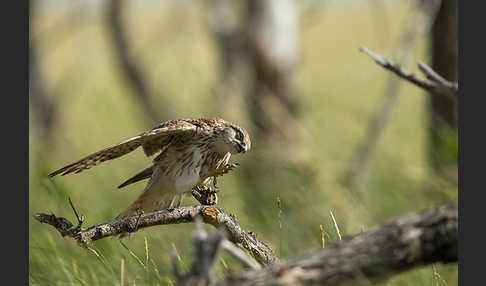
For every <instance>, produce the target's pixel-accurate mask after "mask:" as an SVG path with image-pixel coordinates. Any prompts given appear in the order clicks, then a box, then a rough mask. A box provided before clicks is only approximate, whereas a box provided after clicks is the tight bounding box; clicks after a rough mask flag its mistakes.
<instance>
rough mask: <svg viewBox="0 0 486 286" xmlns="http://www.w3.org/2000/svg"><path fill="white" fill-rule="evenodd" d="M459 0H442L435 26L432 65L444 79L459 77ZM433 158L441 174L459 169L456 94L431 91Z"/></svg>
mask: <svg viewBox="0 0 486 286" xmlns="http://www.w3.org/2000/svg"><path fill="white" fill-rule="evenodd" d="M457 26H458V22H457V0H443V1H442V3H441V7H440V9H439V12H438V14H437V17H436V19H435V22H434V25H433V27H432V42H431V46H430V49H431V55H432V68H433V69H434V70H435V71H436V72H438V73H439V74H440V75H442V76H443V77H444V78H445V79H447V80H449V81H452V82H457V81H458V43H457ZM428 107H429V121H430V124H429V136H430V160H431V164H432V167H433V168H434V170H435V171H437V172H438V173H439V174H443V175H450V174H449V173H444V172H445V171H447V170H448V169H450V168H451V167H452V168H453V169H454V171H453V172H457V169H456V168H457V139H458V137H457V132H458V131H457V127H458V123H457V98H454V97H451V96H443V95H434V94H430V100H429V105H428Z"/></svg>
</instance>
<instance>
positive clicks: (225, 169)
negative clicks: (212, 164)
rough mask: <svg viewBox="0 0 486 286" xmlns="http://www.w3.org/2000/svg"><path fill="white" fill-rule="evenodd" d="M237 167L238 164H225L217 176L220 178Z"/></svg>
mask: <svg viewBox="0 0 486 286" xmlns="http://www.w3.org/2000/svg"><path fill="white" fill-rule="evenodd" d="M239 165H240V163H238V162H236V163H233V164H227V165H225V166H224V167H223V168H221V171H220V173H219V174H218V175H219V176H222V175H224V174H227V173H229V171H232V170H233V169H234V168H236V167H238V166H239Z"/></svg>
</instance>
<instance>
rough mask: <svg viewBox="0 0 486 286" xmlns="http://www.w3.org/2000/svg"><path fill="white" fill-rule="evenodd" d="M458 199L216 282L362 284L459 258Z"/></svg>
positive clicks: (243, 283)
mask: <svg viewBox="0 0 486 286" xmlns="http://www.w3.org/2000/svg"><path fill="white" fill-rule="evenodd" d="M457 234H458V206H457V201H456V202H453V203H451V204H448V205H445V206H441V207H439V208H435V209H432V210H427V211H423V212H420V213H416V214H411V215H408V216H405V217H402V218H399V219H395V220H392V221H390V222H389V223H386V224H384V225H382V226H379V227H376V228H374V229H371V230H370V231H368V232H365V233H362V234H359V235H357V236H354V237H352V238H349V239H344V240H343V241H342V242H339V243H334V244H331V245H326V248H324V249H318V250H312V251H308V253H307V254H303V255H301V256H298V257H296V258H293V259H290V260H288V261H286V262H283V263H276V264H273V265H270V266H267V267H266V268H264V269H262V270H257V271H247V272H243V273H241V274H238V275H235V276H230V277H227V278H226V279H224V280H221V281H219V282H217V283H216V285H304V284H305V285H308V284H318V285H326V286H330V285H358V284H359V282H360V281H361V282H363V281H368V282H371V283H378V282H382V281H384V280H386V279H388V278H390V277H391V276H393V275H396V274H399V273H401V272H404V271H407V270H410V269H412V268H414V267H420V266H423V265H427V264H431V263H436V262H442V263H450V262H457V261H458V255H457Z"/></svg>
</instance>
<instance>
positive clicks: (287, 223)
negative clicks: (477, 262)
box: [29, 1, 457, 285]
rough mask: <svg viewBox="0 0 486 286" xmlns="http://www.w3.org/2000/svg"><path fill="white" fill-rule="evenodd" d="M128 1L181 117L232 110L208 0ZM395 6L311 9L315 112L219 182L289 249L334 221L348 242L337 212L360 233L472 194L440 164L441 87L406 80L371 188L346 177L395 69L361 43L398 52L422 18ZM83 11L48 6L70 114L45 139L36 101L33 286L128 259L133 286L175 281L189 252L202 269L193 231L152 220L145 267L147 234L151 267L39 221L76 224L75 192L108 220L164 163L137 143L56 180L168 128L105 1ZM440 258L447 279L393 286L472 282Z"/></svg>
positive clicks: (309, 103)
mask: <svg viewBox="0 0 486 286" xmlns="http://www.w3.org/2000/svg"><path fill="white" fill-rule="evenodd" d="M184 2H187V1H184ZM129 3H130V5H129V6H130V7H129V9H126V15H125V17H126V19H127V23H126V25H127V28H128V29H129V35H130V41H131V42H132V44H133V45H134V48H135V50H136V55H137V58H138V59H140V60H141V65H142V66H143V68H144V69H145V71H146V74H147V76H148V77H149V82H150V84H151V85H152V86H154V87H156V88H157V87H160V88H161V90H163V92H161V93H163V94H164V96H165V97H166V98H168V100H169V101H170V102H171V104H172V107H171V109H172V113H173V114H175V115H176V117H177V118H185V117H210V116H221V115H220V110H222V109H223V108H229V107H225V106H224V102H221V101H215V100H214V98H215V95H214V92H213V88H214V86H215V85H216V84H217V81H218V80H219V75H218V72H219V71H218V61H219V58H218V54H217V52H218V51H217V49H216V48H215V43H214V39H213V37H212V35H211V34H210V32H209V31H208V29H207V27H206V24H205V18H204V17H205V12H204V6H203V5H202V4H200V3H199V4H198V2H197V1H193V2H190V3H189V2H188V3H189V4H188V3H179V4H176V3H173V2H171V1H169V2H167V1H160V2H156V1H149V2H147V3H145V4H140V3H137V2H135V1H130V2H129ZM346 3H347V2H346ZM386 3H387V5H386V7H387V10H386V12H387V13H386V15H381V16H383V17H385V16H386V18H387V19H388V21H387V22H386V23H387V25H386V26H385V25H377V22H378V23H379V22H380V19H377V18H376V17H378V18H379V17H380V15H375V14H373V13H371V12H370V9H369V6H368V5H367V4H366V3H364V2H363V1H358V2H356V3H353V4H352V5H350V4H349V3H347V4H343V3H339V1H328V2H326V5H324V6H323V7H322V8H320V9H315V10H313V11H312V12H311V13H310V12H307V13H303V14H301V18H300V30H299V33H300V39H299V40H300V43H299V45H300V62H299V64H298V67H297V71H296V81H297V88H298V91H299V100H300V101H301V103H302V105H303V107H302V110H303V114H302V118H301V120H300V122H299V130H296V132H295V134H296V136H299V140H298V143H296V144H293V145H292V146H290V147H289V146H285V145H284V144H281V145H279V144H277V145H276V146H275V148H271V149H269V148H266V147H264V144H260V142H258V141H252V150H251V151H250V152H249V153H247V154H245V155H244V156H235V157H233V159H232V161H233V162H234V161H237V162H240V163H241V166H240V167H239V168H238V169H236V170H235V171H234V172H233V173H231V174H230V175H227V176H225V177H223V178H221V179H220V180H219V186H220V188H221V189H222V192H221V193H220V194H219V207H221V208H223V209H224V210H226V211H227V212H229V213H233V214H235V215H236V217H237V218H238V221H239V222H240V224H241V225H242V227H243V228H244V229H245V230H247V231H254V232H256V233H257V234H258V237H259V238H260V239H261V240H262V241H265V242H267V243H269V244H271V245H272V246H273V248H274V249H275V251H276V253H277V254H278V256H279V257H282V258H286V257H291V256H294V255H296V254H298V253H300V252H302V251H304V250H306V249H308V248H318V247H320V246H321V233H320V228H319V226H320V225H322V226H323V229H324V231H325V239H326V244H327V243H331V242H333V241H336V240H337V239H338V238H337V234H336V230H335V229H334V227H333V224H332V220H331V217H330V211H331V210H332V212H333V214H334V216H335V217H336V220H337V223H338V225H339V228H340V231H341V234H342V235H343V236H346V235H354V234H357V233H359V232H361V231H363V230H364V231H366V230H367V229H369V228H371V227H373V226H375V225H378V224H381V223H383V222H385V221H387V220H389V219H391V218H393V217H397V216H401V215H404V214H407V213H409V212H414V211H418V210H421V209H424V208H429V207H433V206H437V205H441V204H443V203H446V202H448V201H451V200H453V199H457V185H454V184H450V183H449V182H445V181H443V180H441V179H440V178H438V177H437V176H435V175H434V174H433V172H431V171H430V170H429V167H428V165H427V161H426V157H427V154H426V152H427V150H426V146H427V143H428V142H427V139H428V138H427V136H426V126H427V122H426V114H425V112H426V110H425V102H426V96H427V95H426V94H424V92H422V91H421V90H419V89H418V88H416V87H414V86H411V85H409V84H404V86H403V88H402V89H401V97H400V104H399V106H398V108H397V109H396V110H395V112H394V114H393V120H392V121H391V122H390V125H389V126H388V128H387V130H386V132H385V134H384V136H383V138H382V139H381V140H380V143H379V146H378V148H377V152H376V153H375V154H374V156H373V159H372V162H371V165H370V174H369V175H368V179H367V181H366V186H365V188H364V189H365V191H364V192H361V193H359V194H358V193H356V192H353V191H352V190H349V189H347V188H345V187H343V186H342V185H341V184H340V179H341V176H342V175H343V172H344V171H345V170H346V169H347V168H348V167H349V159H350V157H351V155H352V152H353V150H354V148H355V147H356V145H357V144H358V142H360V140H361V139H362V138H363V136H364V133H365V132H366V127H367V126H368V123H369V121H370V119H371V118H372V116H373V114H374V113H375V112H376V110H377V107H378V103H379V102H380V101H379V100H380V98H381V97H382V96H383V88H384V85H385V82H386V80H387V79H388V78H389V74H388V73H387V72H386V71H384V70H382V69H381V68H380V67H378V66H377V65H375V64H374V63H373V61H372V60H371V59H370V58H368V57H367V56H366V55H364V54H362V53H360V52H359V51H358V48H359V47H360V46H362V45H365V46H367V47H369V48H371V49H373V50H375V51H377V52H379V53H381V54H383V55H385V56H391V55H392V53H393V49H394V47H395V46H396V45H397V41H398V39H399V36H400V35H401V32H402V30H403V27H404V24H405V21H406V17H407V16H408V15H409V12H410V10H409V1H386ZM75 5H79V3H75V2H74V1H47V2H46V3H45V4H43V5H39V7H37V10H36V12H37V17H36V19H35V21H33V22H32V23H31V37H32V38H34V39H35V40H36V41H37V46H38V53H39V56H38V58H39V61H40V64H41V66H42V67H43V69H42V71H43V73H44V77H45V79H46V82H47V83H48V84H50V85H51V87H54V85H55V87H56V91H57V95H58V96H59V97H60V98H59V101H60V105H61V108H60V109H59V111H58V118H57V119H56V123H55V128H56V129H55V130H56V131H55V132H54V134H53V135H52V136H51V138H48V139H46V138H45V136H43V134H42V130H41V129H39V128H38V124H37V122H36V120H35V117H34V116H32V108H33V107H32V106H31V114H30V132H29V158H30V161H29V275H30V277H29V283H30V284H31V285H120V272H121V264H122V262H121V261H122V260H123V261H124V281H125V285H171V283H172V281H171V279H172V275H171V269H172V267H171V266H170V253H171V251H173V250H174V249H177V252H178V253H179V254H180V257H181V265H182V269H183V270H187V269H188V267H189V266H190V263H191V261H192V245H191V232H192V230H193V228H194V225H191V224H187V225H170V226H162V227H155V228H151V229H146V230H143V231H139V232H137V233H136V234H135V235H133V236H132V237H131V238H130V239H129V240H127V241H126V244H127V245H128V246H129V247H130V248H131V249H132V250H133V251H134V252H135V253H136V254H137V255H138V256H139V257H140V258H141V259H142V260H143V261H145V246H144V238H146V239H147V241H148V249H149V263H148V266H147V267H146V268H144V267H142V266H141V265H140V264H139V263H138V262H137V261H136V260H135V259H134V258H133V257H132V256H131V255H130V254H129V253H128V251H126V250H125V249H124V248H123V247H122V246H121V245H120V244H119V243H117V242H116V241H115V240H111V239H104V240H101V241H97V242H95V243H93V245H92V248H93V249H95V250H96V251H97V252H98V253H99V254H100V256H101V257H97V256H96V255H95V254H93V252H90V251H88V250H86V249H83V248H81V247H78V246H77V245H76V243H75V242H74V241H73V240H72V239H63V238H61V237H60V235H59V234H58V233H57V232H56V231H55V230H54V229H53V228H51V227H48V226H45V225H41V224H40V223H39V222H37V221H36V220H34V219H33V217H32V215H33V214H35V213H36V212H52V213H55V214H56V215H58V216H64V217H66V218H68V219H71V220H73V219H74V215H73V213H72V210H71V208H70V206H69V204H68V201H67V198H68V197H71V198H72V200H73V202H74V204H75V206H76V207H77V209H78V212H80V213H81V214H84V215H85V216H86V218H87V220H86V223H85V225H86V226H89V225H93V224H97V223H101V222H105V221H109V220H111V219H112V218H113V217H114V216H116V215H117V214H118V213H119V212H120V211H121V210H122V209H124V208H125V207H126V206H127V205H128V204H129V203H130V202H131V201H132V200H133V199H134V198H135V197H137V196H138V194H139V193H140V191H141V190H142V189H143V187H144V183H136V184H133V185H131V186H129V187H127V188H126V189H123V190H118V189H117V188H116V186H118V184H120V183H121V182H123V181H124V180H125V179H127V178H128V177H130V176H132V175H133V174H135V173H136V172H138V171H139V170H141V169H142V168H145V167H146V166H147V165H148V164H149V162H150V160H151V159H147V158H145V157H144V155H143V154H142V152H141V151H139V150H137V151H136V152H133V153H131V154H129V155H127V156H125V157H122V158H120V159H118V160H116V161H110V162H107V163H104V164H102V165H100V166H98V167H96V168H94V169H92V170H89V171H86V172H83V173H81V174H79V175H74V176H66V177H59V178H55V179H53V180H50V179H48V178H47V174H48V173H49V172H50V171H53V170H55V169H57V168H59V167H62V166H64V165H65V164H67V163H71V162H73V161H75V160H77V159H79V158H81V157H82V156H84V155H87V154H89V153H92V152H94V151H97V150H100V149H102V148H104V147H107V146H109V145H112V144H114V143H117V142H121V141H122V140H125V139H127V138H129V137H131V136H133V135H134V134H138V133H140V132H142V131H145V130H147V129H149V128H152V127H153V124H148V123H147V121H146V120H145V117H144V110H143V108H142V106H141V105H140V104H138V103H137V101H136V100H135V99H134V97H132V96H131V95H130V93H131V92H132V91H131V89H130V88H128V86H127V85H126V84H125V83H124V78H123V77H122V75H121V73H120V71H119V67H118V65H117V64H115V58H114V57H115V55H114V54H113V52H112V46H111V42H110V41H109V40H108V39H107V38H108V37H109V36H108V30H107V28H106V23H105V19H104V18H103V17H104V16H103V7H101V5H99V4H96V3H92V5H86V7H85V8H83V9H82V13H80V14H81V15H80V16H79V18H77V17H73V18H72V20H70V21H63V22H62V24H61V25H59V22H58V21H59V19H62V18H63V17H64V15H66V13H68V11H70V9H72V7H75ZM374 17H375V18H374ZM381 20H383V23H385V20H386V19H384V18H383V19H381ZM73 31H75V32H73ZM426 41H427V36H421V37H420V39H419V42H418V44H417V47H416V49H415V52H414V58H413V60H412V62H417V61H418V60H423V61H424V62H427V59H428V55H427V51H426V43H427V42H426ZM410 69H412V70H414V71H415V70H416V69H415V67H413V68H412V67H410ZM154 100H155V102H156V103H157V102H158V101H157V100H158V99H157V98H155V99H154ZM160 102H162V101H160ZM161 108H163V107H162V106H161ZM231 108H234V109H242V108H245V107H244V106H232V107H231ZM235 114H240V113H239V112H237V111H235ZM228 119H229V118H228ZM229 120H231V121H235V122H237V123H239V124H241V125H242V126H245V127H246V128H247V129H249V132H250V135H251V133H252V127H251V125H249V123H248V120H247V119H246V118H245V117H244V116H239V115H235V118H231V119H229ZM277 198H278V199H280V201H281V206H280V208H279V207H278V205H277ZM191 204H195V200H193V199H192V198H185V199H184V200H183V205H191ZM280 222H281V225H282V228H280ZM223 260H224V262H221V263H220V265H218V275H223V274H224V273H225V271H227V270H226V267H225V265H227V267H229V268H230V269H232V270H233V271H239V270H241V266H240V265H239V264H238V262H236V261H234V260H232V258H231V257H229V256H227V255H223ZM436 267H437V272H438V273H439V274H440V278H438V277H437V276H434V272H433V270H432V267H430V266H427V267H424V268H422V269H417V270H413V271H409V272H407V273H405V274H402V275H398V276H396V277H394V278H393V279H391V280H389V281H388V282H386V283H384V284H383V285H457V265H445V266H443V265H437V266H436Z"/></svg>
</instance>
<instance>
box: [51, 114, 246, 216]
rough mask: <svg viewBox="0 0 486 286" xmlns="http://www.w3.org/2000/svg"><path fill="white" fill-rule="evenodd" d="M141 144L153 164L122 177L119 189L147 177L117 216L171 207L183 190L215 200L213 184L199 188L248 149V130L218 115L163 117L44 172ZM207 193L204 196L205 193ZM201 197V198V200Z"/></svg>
mask: <svg viewBox="0 0 486 286" xmlns="http://www.w3.org/2000/svg"><path fill="white" fill-rule="evenodd" d="M140 146H141V147H142V149H143V152H144V153H145V155H146V156H147V157H150V156H154V155H156V156H155V158H154V159H153V161H152V163H151V164H150V165H149V166H148V167H147V168H145V169H144V170H142V171H140V172H139V173H138V174H136V175H134V176H133V177H131V178H130V179H128V180H126V181H125V182H123V183H122V184H121V185H120V186H118V188H123V187H125V186H127V185H130V184H133V183H135V182H138V181H141V180H145V179H148V183H147V185H146V186H145V188H144V190H143V192H142V193H141V194H140V195H139V196H138V198H137V199H136V200H135V201H134V202H133V203H132V204H131V205H130V206H128V208H126V209H125V210H124V211H122V212H121V213H120V214H119V215H118V216H117V217H116V219H121V218H126V217H131V216H135V215H138V214H139V212H140V211H142V212H144V213H148V212H153V211H158V210H162V209H168V208H176V207H178V206H179V205H180V203H181V198H182V196H183V195H190V194H191V193H192V194H193V195H194V193H199V192H202V194H200V195H201V196H200V197H202V198H201V201H204V202H205V203H208V204H214V203H216V202H217V196H216V193H217V192H218V189H217V188H216V187H215V189H214V190H209V191H208V190H206V191H203V189H204V188H206V187H203V186H206V185H208V184H209V183H210V181H211V179H213V185H214V186H216V184H217V181H216V177H219V176H222V175H224V174H226V173H228V172H229V171H231V170H233V169H234V168H235V167H236V166H238V164H237V163H236V164H228V162H229V159H230V157H231V155H232V154H241V153H246V152H247V151H248V150H250V148H251V141H250V136H249V135H248V132H247V131H246V130H245V129H244V128H243V127H240V126H238V125H236V124H233V123H230V122H228V121H226V120H223V119H221V118H196V119H191V118H189V119H178V120H170V121H166V122H163V123H161V124H159V125H157V126H155V127H154V128H152V129H151V130H148V131H146V132H143V133H140V134H139V135H136V136H134V137H132V138H129V139H127V140H125V141H123V142H121V143H119V144H116V145H113V146H110V147H108V148H105V149H103V150H101V151H98V152H96V153H93V154H91V155H88V156H86V157H84V158H82V159H81V160H78V161H76V162H74V163H72V164H69V165H67V166H65V167H63V168H61V169H59V170H57V171H54V172H52V173H51V174H49V177H54V176H56V175H62V176H64V175H67V174H78V173H80V172H82V171H84V170H87V169H90V168H92V167H94V166H96V165H98V164H100V163H102V162H104V161H108V160H112V159H116V158H118V157H121V156H123V155H126V154H128V153H130V152H132V151H134V150H135V149H137V148H139V147H140ZM205 193H206V194H207V195H204V194H205ZM201 201H200V202H201Z"/></svg>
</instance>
